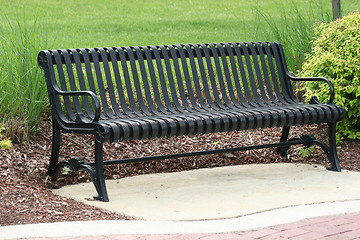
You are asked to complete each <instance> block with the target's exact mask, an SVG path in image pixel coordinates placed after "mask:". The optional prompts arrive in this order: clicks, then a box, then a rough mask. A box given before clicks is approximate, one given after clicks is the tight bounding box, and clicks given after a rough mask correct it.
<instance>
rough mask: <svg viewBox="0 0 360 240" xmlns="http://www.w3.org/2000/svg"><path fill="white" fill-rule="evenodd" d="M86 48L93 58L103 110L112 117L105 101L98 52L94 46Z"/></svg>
mask: <svg viewBox="0 0 360 240" xmlns="http://www.w3.org/2000/svg"><path fill="white" fill-rule="evenodd" d="M88 50H89V52H90V55H91V57H92V59H93V63H94V69H95V74H96V80H97V84H98V88H99V94H100V99H101V103H102V106H103V109H104V112H105V114H106V115H107V116H108V117H110V118H114V117H115V116H114V115H113V113H112V111H111V110H110V107H109V104H108V102H107V98H106V94H105V85H104V81H103V77H102V71H101V67H100V61H99V58H98V54H97V53H98V52H97V51H96V49H94V48H89V49H88Z"/></svg>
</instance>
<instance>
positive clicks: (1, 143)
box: [0, 124, 12, 150]
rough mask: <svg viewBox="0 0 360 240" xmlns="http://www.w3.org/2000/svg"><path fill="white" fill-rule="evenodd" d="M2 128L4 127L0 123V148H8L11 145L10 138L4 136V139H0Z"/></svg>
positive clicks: (0, 137)
mask: <svg viewBox="0 0 360 240" xmlns="http://www.w3.org/2000/svg"><path fill="white" fill-rule="evenodd" d="M3 130H5V128H4V127H2V126H1V124H0V150H2V149H9V148H11V146H12V143H11V140H10V139H8V138H6V139H3V140H1V139H2V134H1V131H3Z"/></svg>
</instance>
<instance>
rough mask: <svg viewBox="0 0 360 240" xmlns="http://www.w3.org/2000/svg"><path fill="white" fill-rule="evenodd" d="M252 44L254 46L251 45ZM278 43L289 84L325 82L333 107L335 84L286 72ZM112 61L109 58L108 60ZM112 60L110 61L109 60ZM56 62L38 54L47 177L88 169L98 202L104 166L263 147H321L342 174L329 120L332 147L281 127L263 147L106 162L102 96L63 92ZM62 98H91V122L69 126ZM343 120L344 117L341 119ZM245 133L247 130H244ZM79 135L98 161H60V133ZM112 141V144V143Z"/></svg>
mask: <svg viewBox="0 0 360 240" xmlns="http://www.w3.org/2000/svg"><path fill="white" fill-rule="evenodd" d="M250 44H251V43H250ZM271 44H276V46H277V47H278V48H279V49H280V56H279V57H280V58H281V63H282V65H283V66H282V67H283V69H284V74H285V75H286V76H285V77H286V79H288V82H289V83H290V81H323V82H326V83H327V84H328V85H329V89H330V98H329V101H328V103H326V104H328V105H332V101H333V99H334V94H335V93H334V87H333V85H332V83H331V82H330V81H329V80H328V79H326V78H297V77H293V76H292V75H291V74H290V73H289V71H288V70H287V67H286V64H285V58H284V55H283V50H282V47H281V45H280V44H279V43H271ZM57 51H58V52H63V53H65V52H71V51H73V50H57ZM97 55H98V57H99V58H101V53H97ZM61 56H62V59H61V60H60V61H61V62H62V63H63V64H65V63H66V59H65V58H64V56H63V55H61ZM108 58H109V59H110V57H108ZM110 60H111V59H110ZM70 61H71V62H72V63H74V62H75V60H74V58H73V59H71V60H70ZM55 62H57V63H58V62H59V60H58V59H55V57H54V55H53V54H51V52H50V51H41V52H40V53H39V55H38V64H39V66H40V68H41V69H43V70H44V74H45V78H46V82H47V87H48V93H49V99H50V104H51V112H52V123H53V126H52V128H53V136H52V151H51V157H50V164H49V168H48V172H47V174H48V175H50V176H51V177H52V181H56V179H57V177H58V175H59V173H60V172H61V169H62V168H63V167H65V166H67V167H69V168H70V169H71V170H72V171H73V172H76V171H79V170H85V171H87V172H88V174H89V176H90V177H91V179H92V182H93V184H94V186H95V188H96V191H97V193H98V196H96V197H94V198H95V199H97V200H101V201H105V202H107V201H109V197H108V193H107V190H106V185H105V177H104V166H106V165H113V164H124V163H134V162H146V161H155V160H163V159H171V158H181V157H189V156H199V155H207V154H216V153H226V152H234V151H246V150H254V149H262V148H277V152H278V153H279V154H280V155H281V156H283V157H285V156H286V152H287V150H288V149H289V148H290V146H292V145H303V146H304V147H305V148H308V147H310V146H312V145H318V146H320V147H321V148H322V149H323V150H324V152H325V154H326V156H327V157H328V159H329V162H330V165H331V166H330V167H329V168H328V169H329V170H333V171H341V169H340V165H339V159H338V153H337V150H336V121H338V120H335V121H327V122H326V123H327V124H328V131H329V132H328V136H329V145H327V144H325V143H323V142H321V141H318V140H316V138H315V137H314V136H313V135H302V136H301V137H297V138H292V139H288V137H289V131H290V127H291V125H285V126H282V128H283V129H282V134H281V137H280V141H279V142H277V143H271V144H263V145H252V146H242V147H235V148H227V149H215V150H207V151H198V152H187V153H179V154H170V155H160V156H149V157H142V158H131V159H120V160H111V161H104V160H103V144H104V143H105V142H107V141H110V140H109V134H108V133H107V129H104V128H103V126H102V125H100V124H98V122H99V120H101V112H102V110H101V102H100V100H99V97H98V96H97V95H96V94H95V93H94V92H93V91H89V90H72V91H67V90H61V89H60V88H59V86H58V85H57V83H56V80H54V79H55V78H54V76H53V75H52V72H51V71H50V66H51V64H55ZM287 87H288V88H289V89H287V91H289V92H290V93H291V92H292V89H291V88H292V87H291V84H288V85H287ZM59 96H62V97H64V96H65V97H67V96H68V97H75V96H89V97H90V98H91V99H92V104H93V108H94V114H93V116H92V121H88V122H86V121H84V120H82V119H81V118H82V116H76V118H77V121H76V122H75V123H73V124H72V125H71V124H68V123H67V122H66V121H64V120H63V119H61V117H59V112H62V111H63V106H61V105H60V104H59V103H58V98H59ZM310 104H321V103H320V102H319V101H318V100H317V98H316V97H313V98H312V99H311V101H310ZM337 107H338V109H340V110H339V111H342V110H341V107H339V106H337ZM340 118H342V116H341V117H340ZM245 130H246V129H245ZM62 132H64V133H66V132H68V133H79V134H92V135H94V139H95V161H94V162H90V163H85V162H83V161H82V160H81V159H80V158H77V157H71V158H70V159H69V160H66V161H62V162H58V159H59V150H60V144H61V133H62ZM110 142H111V141H110Z"/></svg>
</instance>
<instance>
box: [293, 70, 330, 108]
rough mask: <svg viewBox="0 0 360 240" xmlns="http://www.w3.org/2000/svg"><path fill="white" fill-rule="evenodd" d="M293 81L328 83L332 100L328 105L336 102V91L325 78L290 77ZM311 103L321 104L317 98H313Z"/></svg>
mask: <svg viewBox="0 0 360 240" xmlns="http://www.w3.org/2000/svg"><path fill="white" fill-rule="evenodd" d="M289 77H290V79H291V80H293V81H322V82H326V83H327V84H328V85H329V87H330V99H329V101H328V102H327V103H326V104H331V103H332V102H333V101H334V97H335V90H334V85H333V84H332V82H331V81H330V80H329V79H327V78H324V77H294V76H291V75H290V76H289ZM310 102H315V103H319V100H318V99H317V97H315V96H313V97H311V99H310Z"/></svg>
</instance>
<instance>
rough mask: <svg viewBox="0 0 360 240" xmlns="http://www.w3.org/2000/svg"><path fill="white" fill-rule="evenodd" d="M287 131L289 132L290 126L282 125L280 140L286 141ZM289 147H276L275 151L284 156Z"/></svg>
mask: <svg viewBox="0 0 360 240" xmlns="http://www.w3.org/2000/svg"><path fill="white" fill-rule="evenodd" d="M289 132H290V127H288V126H285V127H283V130H282V133H281V137H280V142H287V140H288V137H289ZM289 148H290V147H278V148H277V149H276V152H277V153H279V154H280V156H282V157H286V152H287V150H289Z"/></svg>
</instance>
